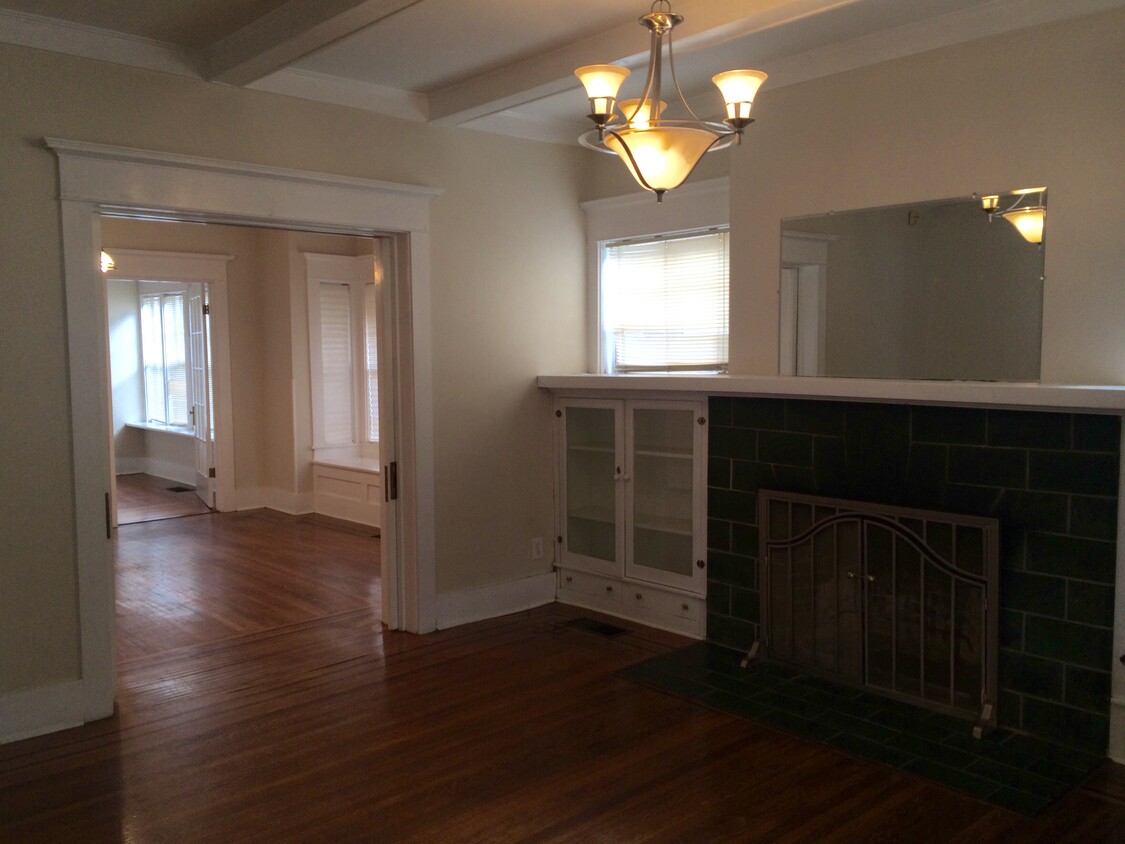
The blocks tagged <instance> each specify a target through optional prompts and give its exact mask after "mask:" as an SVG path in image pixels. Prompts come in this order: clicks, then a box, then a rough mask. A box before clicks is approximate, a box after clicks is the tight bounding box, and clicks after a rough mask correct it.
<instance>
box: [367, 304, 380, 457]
mask: <svg viewBox="0 0 1125 844" xmlns="http://www.w3.org/2000/svg"><path fill="white" fill-rule="evenodd" d="M375 326H376V321H375V285H374V284H365V285H364V286H363V338H364V340H363V347H364V351H365V353H366V358H367V360H366V364H367V366H366V373H367V441H368V442H370V443H377V442H379V339H378V335H377V334H376V330H375Z"/></svg>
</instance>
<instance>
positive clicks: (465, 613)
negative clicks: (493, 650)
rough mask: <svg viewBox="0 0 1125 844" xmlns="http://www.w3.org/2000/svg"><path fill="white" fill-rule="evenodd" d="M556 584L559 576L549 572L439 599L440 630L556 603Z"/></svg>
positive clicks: (449, 594) (454, 593) (438, 626)
mask: <svg viewBox="0 0 1125 844" xmlns="http://www.w3.org/2000/svg"><path fill="white" fill-rule="evenodd" d="M555 584H556V577H555V573H554V572H547V573H546V574H539V575H535V576H534V577H525V578H523V579H522V580H512V581H509V582H507V583H498V584H496V585H495V586H486V587H484V588H483V589H473V590H471V591H469V592H451V593H446V594H444V595H438V596H437V628H438V630H444V629H446V628H448V627H457V626H458V625H461V624H470V623H471V622H474V621H483V620H484V619H486V618H496V617H497V616H501V615H509V614H511V613H514V612H522V611H524V610H530V609H533V608H534V607H541V606H543V605H544V604H551V603H554V600H555Z"/></svg>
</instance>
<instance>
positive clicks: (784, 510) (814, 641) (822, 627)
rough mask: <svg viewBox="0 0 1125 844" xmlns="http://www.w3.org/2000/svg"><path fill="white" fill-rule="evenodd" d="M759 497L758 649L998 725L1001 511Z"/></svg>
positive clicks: (981, 728) (980, 725)
mask: <svg viewBox="0 0 1125 844" xmlns="http://www.w3.org/2000/svg"><path fill="white" fill-rule="evenodd" d="M758 497H759V504H758V507H759V513H758V515H759V520H758V525H759V530H760V539H759V543H760V549H759V581H758V582H759V586H760V589H761V592H760V594H761V614H762V630H763V634H762V636H763V638H762V640H761V641H760V642H759V643H758V646H759V647H758V650H759V653H760V654H762V655H763V656H766V657H768V658H769V659H772V660H775V661H779V662H784V663H787V664H789V665H791V666H793V667H796V668H799V669H801V670H804V671H807V672H808V673H810V674H815V675H818V676H821V677H826V678H829V679H833V680H837V681H840V682H843V683H848V684H852V685H856V686H862V687H864V688H867V689H869V690H871V691H874V692H878V693H880V694H884V695H887V696H889V697H892V698H895V699H899V700H904V701H907V702H910V703H915V704H919V705H922V706H926V707H928V708H931V709H934V710H937V711H940V712H946V713H949V714H954V715H958V716H960V717H965V718H969V719H972V720H975V721H977V726H976V728H975V729H974V734H976V735H982V734H983V733H984V732H986V731H988V730H990V729H992V728H994V727H995V725H996V707H995V701H996V693H997V687H996V686H997V680H996V674H997V668H996V661H997V648H998V642H997V635H998V634H997V615H998V613H997V612H996V604H997V599H998V590H997V585H998V583H999V543H998V535H999V524H998V522H997V521H996V520H995V519H984V518H977V517H972V516H961V515H955V514H951V513H937V512H932V511H923V510H911V509H906V508H900V507H886V506H882V505H878V504H867V503H861V502H855V501H844V500H840V499H830V498H819V497H814V496H807V495H795V494H788V493H779V492H770V491H765V490H763V491H760V492H759V496H758Z"/></svg>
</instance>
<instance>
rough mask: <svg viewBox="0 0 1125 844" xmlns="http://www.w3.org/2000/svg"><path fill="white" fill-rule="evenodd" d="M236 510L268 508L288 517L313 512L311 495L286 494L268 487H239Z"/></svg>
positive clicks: (236, 493)
mask: <svg viewBox="0 0 1125 844" xmlns="http://www.w3.org/2000/svg"><path fill="white" fill-rule="evenodd" d="M235 502H236V503H235V508H234V509H236V510H261V509H262V508H263V507H268V508H269V509H270V510H277V511H278V512H279V513H287V514H288V515H290V516H303V515H305V514H306V513H311V512H313V506H312V505H313V497H312V493H311V492H309V493H298V492H288V491H287V490H283V489H272V488H270V487H240V488H239V489H238V490H236V492H235Z"/></svg>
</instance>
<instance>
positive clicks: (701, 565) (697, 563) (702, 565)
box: [695, 560, 707, 569]
mask: <svg viewBox="0 0 1125 844" xmlns="http://www.w3.org/2000/svg"><path fill="white" fill-rule="evenodd" d="M706 566H707V564H706V563H705V562H703V560H696V561H695V567H696V568H700V569H701V568H705V567H706Z"/></svg>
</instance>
